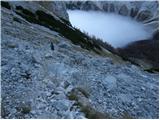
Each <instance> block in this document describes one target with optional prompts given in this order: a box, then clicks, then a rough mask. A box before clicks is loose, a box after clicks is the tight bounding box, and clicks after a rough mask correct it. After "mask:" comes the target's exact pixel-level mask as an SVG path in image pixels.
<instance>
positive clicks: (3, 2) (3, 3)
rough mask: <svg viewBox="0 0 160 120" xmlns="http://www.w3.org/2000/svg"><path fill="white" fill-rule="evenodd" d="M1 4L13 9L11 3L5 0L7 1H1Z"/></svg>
mask: <svg viewBox="0 0 160 120" xmlns="http://www.w3.org/2000/svg"><path fill="white" fill-rule="evenodd" d="M1 6H2V7H5V8H7V9H11V6H10V5H9V3H8V2H5V1H1Z"/></svg>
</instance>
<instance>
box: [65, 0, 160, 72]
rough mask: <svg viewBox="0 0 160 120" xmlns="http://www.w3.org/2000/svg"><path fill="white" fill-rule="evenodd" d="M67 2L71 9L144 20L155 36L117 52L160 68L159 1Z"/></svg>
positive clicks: (150, 66)
mask: <svg viewBox="0 0 160 120" xmlns="http://www.w3.org/2000/svg"><path fill="white" fill-rule="evenodd" d="M65 4H66V7H67V9H71V10H75V9H78V10H86V11H88V10H93V11H102V12H106V13H116V14H120V15H122V16H129V17H131V18H133V19H135V20H137V21H139V22H142V23H143V24H144V25H145V26H146V27H147V28H148V29H149V30H150V32H151V33H152V34H153V38H151V39H150V40H145V41H144V40H142V41H139V40H137V41H138V42H134V43H130V44H129V46H126V47H125V48H118V49H117V51H118V52H117V54H118V55H120V56H122V57H123V58H124V59H125V60H129V61H131V62H133V63H134V64H137V65H140V66H141V67H142V68H144V69H156V70H158V69H159V36H158V34H159V3H158V1H69V2H65ZM106 27H107V26H106ZM156 34H157V38H156V37H155V36H156ZM135 41H136V40H135Z"/></svg>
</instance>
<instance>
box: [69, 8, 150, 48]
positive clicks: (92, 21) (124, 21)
mask: <svg viewBox="0 0 160 120" xmlns="http://www.w3.org/2000/svg"><path fill="white" fill-rule="evenodd" d="M68 14H69V19H70V22H71V24H72V25H73V26H75V27H77V28H80V29H81V30H82V31H86V32H88V33H89V34H90V35H95V36H96V37H98V38H101V39H102V40H103V41H106V42H108V43H109V44H111V45H112V46H114V47H123V46H125V45H126V44H128V43H130V42H133V41H137V40H144V39H147V38H150V37H151V34H150V32H149V31H147V29H146V28H145V27H144V26H143V24H141V23H139V22H137V21H135V20H132V19H131V18H129V17H124V16H120V15H117V14H113V13H103V12H94V11H80V10H68Z"/></svg>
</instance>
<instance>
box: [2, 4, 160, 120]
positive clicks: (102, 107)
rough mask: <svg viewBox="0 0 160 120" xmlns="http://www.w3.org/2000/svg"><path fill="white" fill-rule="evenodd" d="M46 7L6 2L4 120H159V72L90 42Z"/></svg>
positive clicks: (3, 6)
mask: <svg viewBox="0 0 160 120" xmlns="http://www.w3.org/2000/svg"><path fill="white" fill-rule="evenodd" d="M46 4H47V5H48V3H47V2H46ZM50 4H52V2H51V3H50ZM50 4H49V6H50ZM60 4H61V3H58V5H57V6H56V7H58V8H62V7H61V6H60ZM43 5H44V4H43ZM43 5H42V3H41V2H40V3H39V2H9V3H8V2H5V3H4V2H3V3H2V9H1V15H2V19H1V22H2V24H1V28H2V29H1V30H2V31H1V35H2V40H1V50H2V55H1V56H2V59H1V77H2V81H1V85H2V86H1V87H2V90H1V93H2V101H1V103H2V104H1V116H2V117H3V118H41V119H42V118H52V119H54V118H158V109H159V107H158V102H159V98H158V74H151V73H148V72H145V71H143V70H142V69H141V68H139V67H137V66H135V65H132V64H131V63H129V62H124V61H122V60H121V59H120V58H119V57H117V56H116V55H114V54H112V53H109V52H108V51H107V50H103V48H101V47H100V46H99V45H97V46H96V45H95V43H93V42H92V41H87V42H86V41H85V39H89V38H88V37H87V36H85V35H83V34H82V33H80V32H78V31H77V30H75V29H74V28H73V27H72V26H71V25H70V24H69V23H68V22H67V21H66V20H67V19H66V20H64V19H62V18H61V17H59V16H62V15H59V14H55V13H54V11H52V10H51V11H49V10H47V9H45V8H48V7H44V6H43ZM33 6H34V7H33ZM58 8H56V10H58ZM38 10H39V11H38ZM61 10H62V9H59V10H58V11H61ZM56 13H57V12H56ZM59 13H65V11H63V12H62V11H61V12H59ZM41 15H42V16H43V15H45V16H47V18H46V17H45V16H43V17H44V18H43V19H42V17H41ZM64 18H67V16H65V17H64ZM50 19H51V20H52V21H53V22H52V21H50ZM54 22H56V24H54ZM62 28H63V29H62ZM62 30H66V31H62ZM73 34H74V35H75V34H76V35H77V36H78V38H77V37H74V35H73ZM73 43H74V44H73ZM75 44H76V45H75ZM87 47H89V48H87ZM99 52H101V53H104V54H99Z"/></svg>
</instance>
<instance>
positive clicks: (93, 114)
mask: <svg viewBox="0 0 160 120" xmlns="http://www.w3.org/2000/svg"><path fill="white" fill-rule="evenodd" d="M80 94H82V96H84V97H86V100H87V98H88V97H89V93H87V92H86V91H85V90H84V89H83V88H80V87H78V88H75V89H73V90H72V91H71V92H70V93H69V95H68V98H69V100H75V101H76V104H75V105H76V106H77V107H78V108H79V109H80V110H81V112H83V113H84V114H85V116H86V118H89V119H109V118H110V116H109V115H108V114H106V113H101V112H99V111H97V110H96V109H94V108H93V107H92V106H91V105H90V104H89V103H88V102H86V103H88V104H85V103H84V101H81V97H82V96H81V95H80Z"/></svg>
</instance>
